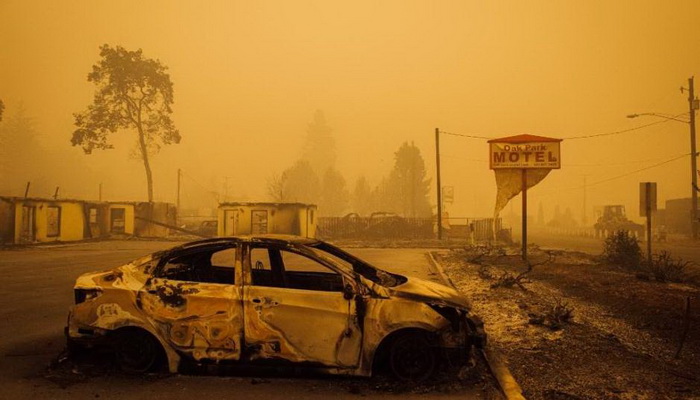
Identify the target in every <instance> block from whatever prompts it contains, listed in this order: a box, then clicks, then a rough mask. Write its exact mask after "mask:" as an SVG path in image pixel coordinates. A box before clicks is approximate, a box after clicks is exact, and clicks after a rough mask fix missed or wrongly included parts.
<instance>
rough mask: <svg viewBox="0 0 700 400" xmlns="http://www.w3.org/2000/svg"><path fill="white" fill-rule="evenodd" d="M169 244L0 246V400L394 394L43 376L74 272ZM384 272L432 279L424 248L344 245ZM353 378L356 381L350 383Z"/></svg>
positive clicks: (330, 383) (194, 380)
mask: <svg viewBox="0 0 700 400" xmlns="http://www.w3.org/2000/svg"><path fill="white" fill-rule="evenodd" d="M174 245H176V243H173V242H159V241H135V240H134V241H105V242H93V243H81V244H71V245H65V246H50V247H48V246H42V247H30V248H23V249H15V250H4V251H0V282H1V284H0V321H2V323H0V385H1V386H0V387H1V389H0V390H2V392H0V393H1V394H0V398H13V399H14V398H17V399H29V398H33V399H44V398H52V399H67V398H71V399H86V398H91V399H94V398H100V399H104V398H115V399H116V398H119V399H149V400H155V399H169V400H172V399H181V398H193V397H210V396H216V397H215V398H227V397H235V398H236V399H285V400H293V399H314V398H319V399H320V398H324V399H325V398H330V397H331V396H332V397H333V398H335V399H357V398H358V397H360V396H368V397H371V398H376V397H377V396H378V395H381V397H398V396H399V395H398V394H396V395H394V394H391V393H377V392H370V393H367V392H366V388H367V387H368V383H367V380H353V379H347V378H333V377H326V378H308V377H269V376H268V377H264V378H251V377H250V376H247V377H245V376H227V377H215V376H184V375H172V376H167V377H158V378H152V379H151V378H144V377H130V376H123V375H120V374H103V375H96V376H90V377H87V378H85V379H82V378H81V379H69V380H67V381H63V382H62V381H58V382H57V381H56V379H54V380H49V379H47V377H46V366H47V365H48V364H49V363H50V362H51V361H52V360H54V359H55V358H56V356H57V355H58V354H59V353H60V352H61V350H62V349H63V347H64V343H65V341H64V337H63V327H64V326H65V322H66V315H67V309H68V306H69V305H70V304H71V303H72V302H73V291H72V286H73V282H74V281H75V278H76V277H77V276H78V275H80V274H82V273H85V272H89V271H94V270H101V269H108V268H111V267H116V266H119V265H122V264H124V263H126V262H128V261H130V260H132V259H135V258H137V257H139V256H141V255H144V254H148V253H150V252H152V251H155V250H160V249H164V248H168V247H172V246H174ZM349 251H350V252H351V253H353V254H356V255H358V256H359V257H361V258H363V259H365V260H367V261H370V262H372V263H375V264H376V265H377V266H381V267H383V268H385V269H387V270H390V271H393V272H397V273H402V274H408V275H414V276H418V277H422V278H427V279H433V280H436V281H439V280H440V278H439V277H438V275H436V274H434V273H433V272H431V271H430V267H429V264H428V262H427V259H426V255H425V252H426V250H425V249H359V248H354V249H350V250H349ZM357 382H359V383H357ZM400 396H401V398H402V399H411V398H420V399H431V398H440V399H448V398H461V399H464V398H480V396H481V391H480V390H478V389H477V388H474V389H473V390H470V391H463V392H459V393H451V394H449V393H428V394H414V393H402V394H400Z"/></svg>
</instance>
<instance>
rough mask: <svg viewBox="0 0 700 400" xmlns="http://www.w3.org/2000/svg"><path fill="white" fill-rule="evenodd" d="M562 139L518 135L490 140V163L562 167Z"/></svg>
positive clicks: (507, 165) (533, 166)
mask: <svg viewBox="0 0 700 400" xmlns="http://www.w3.org/2000/svg"><path fill="white" fill-rule="evenodd" d="M560 143H561V139H554V138H547V137H543V136H535V135H518V136H512V137H510V138H503V140H499V139H494V140H490V141H489V156H490V157H489V165H490V167H491V169H502V168H517V169H522V168H546V169H559V168H561V153H560Z"/></svg>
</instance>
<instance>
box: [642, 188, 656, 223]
mask: <svg viewBox="0 0 700 400" xmlns="http://www.w3.org/2000/svg"><path fill="white" fill-rule="evenodd" d="M647 210H650V211H651V212H654V211H656V182H639V216H640V217H646V216H647Z"/></svg>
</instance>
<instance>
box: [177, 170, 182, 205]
mask: <svg viewBox="0 0 700 400" xmlns="http://www.w3.org/2000/svg"><path fill="white" fill-rule="evenodd" d="M181 175H182V171H181V170H180V168H178V169H177V210H178V212H179V211H180V176H181Z"/></svg>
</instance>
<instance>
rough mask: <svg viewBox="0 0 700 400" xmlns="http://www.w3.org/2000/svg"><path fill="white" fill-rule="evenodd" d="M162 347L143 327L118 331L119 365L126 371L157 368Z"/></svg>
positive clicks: (141, 371) (147, 370) (117, 351)
mask: <svg viewBox="0 0 700 400" xmlns="http://www.w3.org/2000/svg"><path fill="white" fill-rule="evenodd" d="M161 354H162V348H161V346H160V343H159V342H158V341H157V340H156V339H155V338H154V337H153V335H151V334H150V333H148V332H146V331H144V330H141V329H128V330H125V331H123V332H118V334H117V337H116V342H115V355H116V360H117V365H119V368H120V369H121V370H122V371H124V372H126V373H144V372H149V371H153V370H155V369H156V368H157V367H158V366H159V363H160V360H161Z"/></svg>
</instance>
